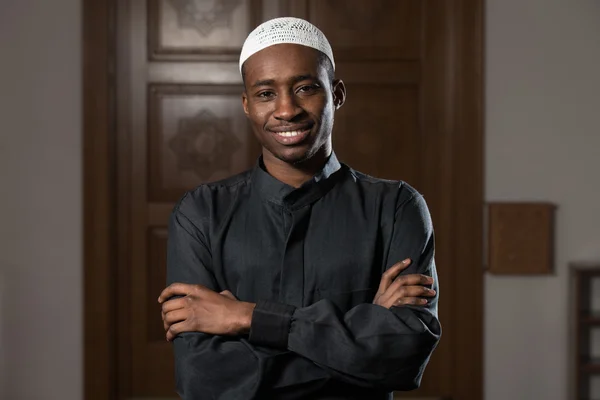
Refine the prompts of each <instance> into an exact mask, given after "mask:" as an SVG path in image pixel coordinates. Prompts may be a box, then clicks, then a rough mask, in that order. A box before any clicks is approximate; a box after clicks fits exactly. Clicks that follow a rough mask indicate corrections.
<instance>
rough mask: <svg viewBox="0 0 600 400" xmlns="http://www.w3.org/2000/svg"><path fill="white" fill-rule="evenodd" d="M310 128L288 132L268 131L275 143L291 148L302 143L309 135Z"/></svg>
mask: <svg viewBox="0 0 600 400" xmlns="http://www.w3.org/2000/svg"><path fill="white" fill-rule="evenodd" d="M310 129H311V127H304V128H300V129H293V130H292V129H290V130H277V131H273V130H270V132H271V134H272V135H273V137H274V138H275V140H276V141H277V142H279V143H280V144H283V145H285V146H292V145H297V144H299V143H302V142H303V141H304V140H305V139H306V138H307V137H308V135H309V134H310Z"/></svg>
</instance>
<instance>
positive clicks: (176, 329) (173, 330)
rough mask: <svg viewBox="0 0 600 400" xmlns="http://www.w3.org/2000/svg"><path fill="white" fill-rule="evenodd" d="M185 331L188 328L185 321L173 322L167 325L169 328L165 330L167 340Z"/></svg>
mask: <svg viewBox="0 0 600 400" xmlns="http://www.w3.org/2000/svg"><path fill="white" fill-rule="evenodd" d="M187 331H188V330H187V323H186V321H184V322H179V323H177V324H173V325H171V326H170V327H169V330H168V331H167V341H169V342H170V341H171V340H173V339H175V336H177V335H179V334H180V333H182V332H187Z"/></svg>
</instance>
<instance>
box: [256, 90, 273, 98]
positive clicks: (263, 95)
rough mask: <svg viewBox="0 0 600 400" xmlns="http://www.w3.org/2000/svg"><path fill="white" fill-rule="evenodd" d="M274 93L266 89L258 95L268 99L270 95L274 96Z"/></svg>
mask: <svg viewBox="0 0 600 400" xmlns="http://www.w3.org/2000/svg"><path fill="white" fill-rule="evenodd" d="M273 95H274V93H273V92H269V91H265V92H260V93H259V94H258V97H261V98H263V99H268V98H270V97H273Z"/></svg>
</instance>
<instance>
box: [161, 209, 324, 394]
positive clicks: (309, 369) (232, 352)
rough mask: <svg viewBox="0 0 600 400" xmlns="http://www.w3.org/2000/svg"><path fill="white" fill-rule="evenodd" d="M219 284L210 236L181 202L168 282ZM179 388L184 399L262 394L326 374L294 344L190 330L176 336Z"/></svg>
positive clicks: (173, 222)
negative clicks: (267, 345) (257, 341)
mask: <svg viewBox="0 0 600 400" xmlns="http://www.w3.org/2000/svg"><path fill="white" fill-rule="evenodd" d="M174 282H181V283H189V284H201V285H204V286H206V287H208V288H210V289H212V290H215V291H219V290H222V289H221V288H219V287H218V285H217V283H216V281H215V278H214V276H213V274H212V272H211V253H210V248H209V246H208V245H207V241H206V238H205V237H203V235H202V232H201V230H200V229H198V228H197V227H196V226H195V225H194V224H193V223H192V222H191V221H190V219H189V218H187V217H186V216H185V215H184V214H183V213H182V212H181V211H180V210H179V207H176V208H175V210H174V211H173V213H172V215H171V218H170V221H169V237H168V250H167V284H171V283H174ZM173 348H174V355H175V375H176V389H177V393H178V394H179V396H181V398H182V399H184V400H192V399H251V398H261V397H262V395H261V394H260V393H262V392H261V391H264V390H269V389H272V388H277V387H279V388H284V387H289V386H293V385H298V384H300V383H306V382H311V381H318V380H324V379H327V378H328V376H329V374H328V373H327V372H326V371H325V370H324V369H323V368H321V367H319V366H317V365H316V364H314V363H313V362H312V361H310V360H308V359H306V358H303V357H300V356H298V355H297V354H295V353H293V352H291V351H289V350H285V349H284V350H278V349H270V348H265V347H261V346H258V345H252V344H250V343H249V342H248V340H247V339H246V338H244V337H225V336H217V335H209V334H204V333H196V332H193V333H192V332H189V333H183V334H180V335H178V336H177V337H176V338H175V339H174V341H173Z"/></svg>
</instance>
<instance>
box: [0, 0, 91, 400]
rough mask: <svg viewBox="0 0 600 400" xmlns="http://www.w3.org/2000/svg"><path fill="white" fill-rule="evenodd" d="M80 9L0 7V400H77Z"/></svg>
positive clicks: (10, 2) (9, 1)
mask: <svg viewBox="0 0 600 400" xmlns="http://www.w3.org/2000/svg"><path fill="white" fill-rule="evenodd" d="M80 14H81V6H80V2H79V1H78V0H53V1H48V0H27V1H24V0H2V1H1V2H0V49H1V50H0V54H1V55H0V57H1V59H2V62H1V63H0V89H1V94H0V173H1V174H2V178H1V191H2V196H0V221H2V222H1V223H0V280H1V281H0V282H1V284H0V307H1V308H0V332H1V333H0V355H1V359H2V362H3V365H4V367H3V370H0V376H2V377H3V378H2V381H1V382H0V384H1V386H0V398H2V399H13V400H33V399H40V400H54V399H56V400H78V399H81V398H82V371H81V365H82V314H81V313H82V311H81V310H82V307H81V301H82V287H81V282H82V268H81V267H82V261H81V259H82V251H81V246H82V237H81V233H82V226H81V225H82V217H81V201H82V193H81V189H82V184H81V108H82V107H81V63H80V58H81V49H80V47H81V27H80V25H81V15H80Z"/></svg>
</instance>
